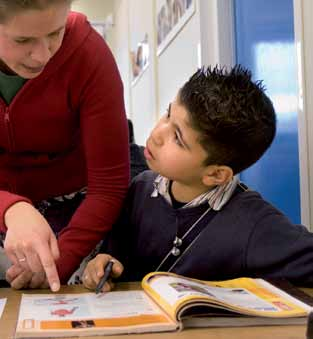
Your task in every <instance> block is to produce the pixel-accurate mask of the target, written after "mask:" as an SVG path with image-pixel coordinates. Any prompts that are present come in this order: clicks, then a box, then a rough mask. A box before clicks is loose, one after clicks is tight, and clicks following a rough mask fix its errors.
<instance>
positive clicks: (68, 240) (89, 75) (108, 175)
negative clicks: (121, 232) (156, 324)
mask: <svg viewBox="0 0 313 339" xmlns="http://www.w3.org/2000/svg"><path fill="white" fill-rule="evenodd" d="M88 39H89V41H88V51H87V50H86V49H85V50H84V52H85V53H89V58H90V60H86V61H85V62H86V64H85V65H84V66H81V67H80V72H79V74H77V76H78V77H80V81H79V82H78V83H79V84H80V83H83V84H84V86H80V88H75V89H74V91H75V90H76V91H77V93H78V92H79V96H80V97H79V100H77V101H78V102H79V103H80V104H79V107H78V108H77V109H78V110H79V112H80V128H81V139H82V144H83V148H84V154H85V158H86V166H87V195H86V198H85V200H84V201H83V202H82V203H81V205H80V206H79V208H78V209H77V211H76V212H75V214H74V215H73V217H72V219H71V221H70V223H69V225H68V226H67V227H66V228H65V229H63V230H62V232H61V233H60V235H59V248H60V253H61V257H60V259H59V260H58V262H57V266H58V271H59V275H60V279H61V282H62V283H66V281H67V280H68V278H69V277H70V275H71V274H72V273H73V272H74V271H75V269H76V268H77V267H78V266H79V264H80V261H81V260H82V259H83V258H84V257H85V256H86V255H88V253H89V252H90V251H91V250H92V249H93V248H94V247H95V246H96V244H97V243H98V242H99V241H100V240H101V239H103V237H104V236H105V234H106V233H107V232H108V231H109V230H110V229H111V227H112V224H113V223H114V221H115V220H116V218H117V216H118V213H119V211H120V208H121V205H122V202H123V199H124V197H125V195H126V191H127V187H128V182H129V145H128V127H127V120H126V115H125V110H124V101H123V87H122V82H121V79H120V76H119V72H118V70H117V66H116V64H115V61H114V59H113V56H112V54H111V52H110V50H109V49H108V48H107V46H106V45H105V44H104V42H103V40H102V38H101V37H100V36H99V35H98V34H97V33H94V34H91V35H90V37H89V38H88ZM91 47H93V48H91ZM74 59H75V58H74ZM73 62H75V60H73ZM83 78H84V79H85V80H82V79H83ZM77 93H74V95H78V94H77Z"/></svg>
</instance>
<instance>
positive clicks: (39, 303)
mask: <svg viewBox="0 0 313 339" xmlns="http://www.w3.org/2000/svg"><path fill="white" fill-rule="evenodd" d="M158 312H159V313H160V311H159V310H158V309H156V308H155V306H154V305H153V304H152V303H151V301H150V300H149V298H147V296H146V295H145V294H144V293H143V292H142V291H120V292H112V293H100V294H95V293H83V294H56V295H53V294H47V295H44V294H42V295H40V294H38V295H34V294H23V296H22V302H21V307H20V313H19V321H22V320H25V319H35V320H53V319H72V320H75V319H80V318H116V317H129V316H135V315H140V314H155V313H158Z"/></svg>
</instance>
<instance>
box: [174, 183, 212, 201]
mask: <svg viewBox="0 0 313 339" xmlns="http://www.w3.org/2000/svg"><path fill="white" fill-rule="evenodd" d="M214 187H215V186H211V187H208V186H205V185H203V184H200V185H199V186H188V185H184V184H182V183H179V182H177V181H173V182H172V195H173V197H174V198H175V200H177V201H179V202H183V203H188V202H190V201H192V200H193V199H195V198H196V197H198V196H199V195H201V194H203V193H205V192H208V191H210V190H211V189H212V188H214Z"/></svg>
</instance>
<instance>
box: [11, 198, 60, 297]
mask: <svg viewBox="0 0 313 339" xmlns="http://www.w3.org/2000/svg"><path fill="white" fill-rule="evenodd" d="M4 218H5V225H6V227H7V229H8V230H7V234H6V238H5V242H4V249H5V252H6V255H7V256H8V257H9V259H10V260H11V262H12V263H13V265H17V266H18V265H19V266H21V267H22V268H23V269H24V270H25V271H28V270H30V271H31V272H32V273H34V274H41V275H42V274H44V275H45V276H46V277H47V281H48V283H49V286H50V288H51V290H52V291H57V290H59V288H60V279H59V276H58V272H57V269H56V265H55V260H57V259H58V258H59V256H60V253H59V248H58V243H57V240H56V237H55V235H54V234H53V232H52V230H51V228H50V226H49V224H48V223H47V221H46V220H45V218H44V217H43V216H42V215H41V214H40V213H39V212H38V211H37V210H36V209H35V208H34V207H33V206H32V205H31V204H29V203H27V202H18V203H16V204H14V205H12V206H11V207H10V208H8V210H7V211H6V213H5V216H4ZM28 274H29V273H28Z"/></svg>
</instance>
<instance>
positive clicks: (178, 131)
mask: <svg viewBox="0 0 313 339" xmlns="http://www.w3.org/2000/svg"><path fill="white" fill-rule="evenodd" d="M171 108H172V107H171V104H169V106H168V112H169V115H170V116H171ZM173 125H174V127H175V129H176V130H177V134H178V135H179V138H180V139H181V141H182V143H183V144H184V145H185V146H186V148H188V149H189V150H190V147H189V145H188V144H187V142H186V141H185V139H184V137H183V133H182V131H181V129H180V127H179V126H178V125H177V124H176V123H175V122H173Z"/></svg>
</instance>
